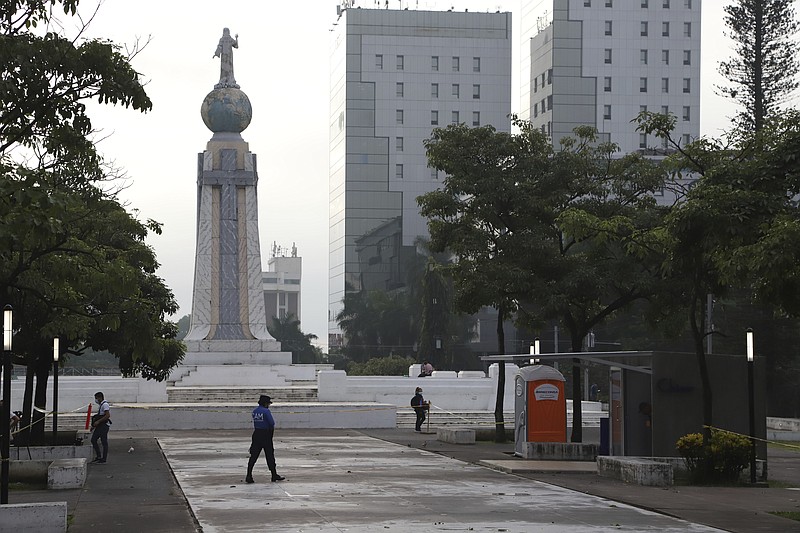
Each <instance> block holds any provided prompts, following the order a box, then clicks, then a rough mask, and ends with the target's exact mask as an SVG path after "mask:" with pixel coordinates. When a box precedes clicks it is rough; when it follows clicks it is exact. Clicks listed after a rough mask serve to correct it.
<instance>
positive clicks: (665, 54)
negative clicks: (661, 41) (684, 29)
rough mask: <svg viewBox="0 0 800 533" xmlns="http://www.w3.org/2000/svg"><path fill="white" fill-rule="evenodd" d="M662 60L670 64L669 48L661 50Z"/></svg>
mask: <svg viewBox="0 0 800 533" xmlns="http://www.w3.org/2000/svg"><path fill="white" fill-rule="evenodd" d="M661 62H662V63H663V64H665V65H669V50H661Z"/></svg>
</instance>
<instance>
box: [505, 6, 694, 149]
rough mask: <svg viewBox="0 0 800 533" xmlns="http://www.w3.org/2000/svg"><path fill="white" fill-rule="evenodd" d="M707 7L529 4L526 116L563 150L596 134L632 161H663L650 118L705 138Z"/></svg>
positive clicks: (523, 73)
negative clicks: (646, 117)
mask: <svg viewBox="0 0 800 533" xmlns="http://www.w3.org/2000/svg"><path fill="white" fill-rule="evenodd" d="M700 7H701V0H522V19H521V23H520V24H521V32H522V49H521V54H520V57H521V65H520V80H521V88H520V98H521V105H520V115H521V117H522V118H524V119H527V120H530V121H531V122H532V123H533V124H534V126H536V127H538V128H540V129H541V130H542V131H543V132H545V133H547V134H548V135H549V136H551V138H552V139H553V142H554V143H555V144H556V145H558V142H559V140H560V139H561V138H563V137H564V136H567V135H570V134H571V133H572V130H573V129H574V128H575V127H576V126H579V125H591V126H595V127H596V128H597V130H598V132H600V134H601V139H602V140H605V141H608V140H610V141H611V142H614V143H616V144H617V145H619V147H620V151H621V152H622V153H630V152H635V151H640V150H644V151H646V152H649V153H655V154H657V153H663V149H664V148H665V146H664V144H663V141H662V140H661V139H656V138H655V137H652V136H647V135H645V134H643V133H639V132H637V131H636V124H634V123H632V122H631V120H633V119H634V118H635V117H636V116H637V115H638V114H639V113H640V112H641V111H650V112H656V113H667V112H669V113H672V114H673V115H675V117H676V128H675V131H674V134H675V136H676V138H677V139H678V140H679V142H680V143H681V144H687V143H688V142H690V141H692V140H694V139H695V138H696V137H698V136H699V134H700Z"/></svg>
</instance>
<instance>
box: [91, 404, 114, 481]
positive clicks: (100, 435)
mask: <svg viewBox="0 0 800 533" xmlns="http://www.w3.org/2000/svg"><path fill="white" fill-rule="evenodd" d="M94 401H95V402H96V403H97V405H99V406H100V407H99V408H98V410H97V414H96V415H94V416H92V428H93V429H92V448H94V459H93V460H92V463H94V464H101V465H102V464H106V460H107V459H108V430H109V429H111V408H110V407H109V406H108V402H107V401H106V399H105V396H103V393H102V392H96V393H95V394H94ZM98 440H99V441H100V444H102V445H103V451H102V453H101V452H100V446H99V445H98V443H97V441H98Z"/></svg>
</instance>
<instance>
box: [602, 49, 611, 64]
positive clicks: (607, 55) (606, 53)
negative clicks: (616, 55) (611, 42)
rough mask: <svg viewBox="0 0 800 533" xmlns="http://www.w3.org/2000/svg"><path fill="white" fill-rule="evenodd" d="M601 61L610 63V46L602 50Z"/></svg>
mask: <svg viewBox="0 0 800 533" xmlns="http://www.w3.org/2000/svg"><path fill="white" fill-rule="evenodd" d="M603 63H605V64H606V65H610V64H611V48H606V49H605V50H604V51H603Z"/></svg>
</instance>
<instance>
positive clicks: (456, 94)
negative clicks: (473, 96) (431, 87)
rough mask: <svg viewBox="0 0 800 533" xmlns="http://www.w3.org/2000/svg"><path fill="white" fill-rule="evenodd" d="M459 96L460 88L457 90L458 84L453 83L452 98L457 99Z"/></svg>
mask: <svg viewBox="0 0 800 533" xmlns="http://www.w3.org/2000/svg"><path fill="white" fill-rule="evenodd" d="M460 94H461V90H460V88H459V86H458V84H457V83H454V84H453V96H454V97H455V98H458V97H459V95H460Z"/></svg>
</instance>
